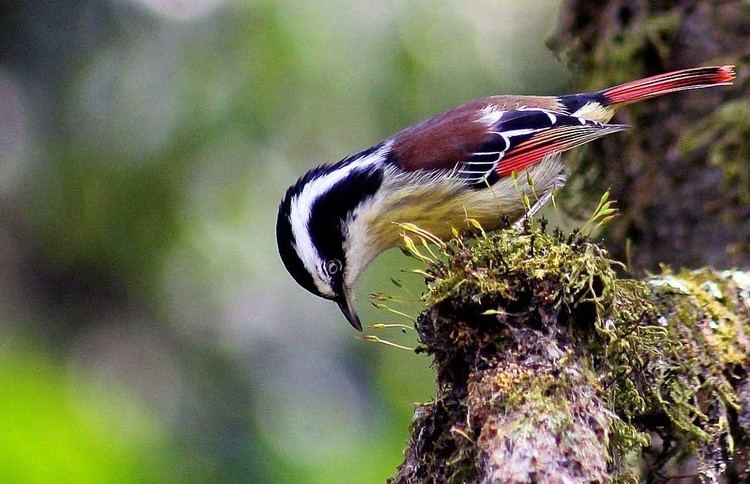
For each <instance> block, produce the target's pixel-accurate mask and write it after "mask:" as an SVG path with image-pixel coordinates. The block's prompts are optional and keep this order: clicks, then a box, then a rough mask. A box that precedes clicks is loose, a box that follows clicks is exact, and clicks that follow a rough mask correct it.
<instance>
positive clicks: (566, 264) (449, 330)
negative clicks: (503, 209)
mask: <svg viewBox="0 0 750 484" xmlns="http://www.w3.org/2000/svg"><path fill="white" fill-rule="evenodd" d="M422 235H424V234H422ZM475 235H477V237H476V238H475V239H465V238H458V239H456V240H454V241H452V242H450V243H448V244H447V245H446V244H438V247H440V248H441V249H442V252H443V256H442V257H441V258H438V259H436V258H434V257H432V255H430V254H428V253H426V251H425V250H424V249H422V250H420V249H419V247H420V245H419V244H411V243H410V244H407V249H408V251H409V252H410V253H411V254H413V255H414V256H415V257H417V258H419V259H420V260H422V261H426V262H427V267H426V269H425V272H426V274H427V282H428V290H427V292H426V293H425V296H424V300H425V303H426V305H427V309H426V310H425V311H424V312H423V313H422V314H421V315H420V317H419V318H418V320H417V322H416V329H417V331H418V335H419V340H420V343H421V345H420V347H419V349H418V351H420V352H425V353H427V354H429V355H430V356H431V357H432V358H433V366H434V368H435V371H436V374H437V381H438V391H437V394H436V396H435V399H434V401H432V402H430V403H427V404H422V405H419V406H418V407H417V408H416V410H415V413H414V419H413V423H412V428H411V436H410V438H409V442H408V445H407V448H406V451H405V459H404V462H403V464H401V466H400V467H399V468H398V471H397V473H396V475H395V476H394V477H392V478H391V480H390V482H392V483H416V482H419V483H421V482H503V483H504V482H519V483H521V482H552V483H555V482H560V483H563V482H611V481H624V482H635V481H641V480H646V481H651V482H661V481H666V480H669V479H672V480H671V481H670V482H680V481H679V480H677V481H675V479H676V478H677V476H682V477H681V478H682V479H684V482H695V481H697V480H699V479H700V480H703V481H706V482H714V481H716V480H719V479H728V480H729V481H732V482H734V481H737V480H746V479H748V478H750V474H749V473H748V469H747V465H746V462H747V461H746V455H747V453H748V449H749V444H750V439H749V436H750V399H749V397H750V381H748V377H747V375H748V370H750V361H749V359H748V353H749V352H750V351H749V350H750V338H749V337H750V273H747V272H741V271H721V272H717V271H712V270H708V269H703V270H699V271H680V272H678V273H672V272H671V271H669V270H668V269H666V268H665V269H663V271H662V272H661V273H660V274H658V275H653V276H651V277H649V278H647V279H643V280H637V279H631V278H624V277H619V276H617V271H616V269H618V263H616V262H614V261H613V260H612V259H611V258H610V256H609V254H608V253H607V252H606V251H605V250H604V249H602V248H601V247H599V246H598V245H596V244H594V243H592V242H590V241H589V240H588V239H587V238H586V237H584V236H582V235H580V234H571V235H563V234H561V233H554V234H551V233H547V232H546V231H545V230H543V229H542V228H539V227H530V228H527V229H525V230H524V231H523V232H521V233H519V232H517V231H515V230H512V229H506V230H501V231H499V232H496V233H493V234H489V235H485V234H482V233H479V234H475ZM411 237H412V238H417V239H418V238H419V234H412V235H411ZM410 240H411V239H410Z"/></svg>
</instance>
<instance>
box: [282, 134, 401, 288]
mask: <svg viewBox="0 0 750 484" xmlns="http://www.w3.org/2000/svg"><path fill="white" fill-rule="evenodd" d="M392 145H393V142H392V141H389V142H388V143H385V144H384V145H383V146H381V147H380V148H379V149H377V150H376V151H374V152H372V153H370V154H368V155H365V156H362V157H361V158H358V159H356V160H354V161H351V162H349V163H348V164H346V165H344V166H342V167H340V168H338V169H336V170H333V171H331V172H330V173H327V174H325V175H323V176H321V177H318V178H315V179H314V180H311V181H310V182H308V183H307V184H305V186H304V187H303V188H302V190H301V191H300V192H299V193H298V194H297V195H295V196H294V197H292V201H291V206H290V211H289V222H290V224H291V226H292V234H293V235H294V248H295V250H296V251H297V254H298V255H299V258H300V259H301V260H302V263H303V264H304V265H305V269H307V272H309V273H310V275H311V276H312V278H313V281H314V282H315V286H316V287H317V288H318V290H319V291H320V292H321V293H322V294H325V295H328V296H333V293H332V292H331V290H330V288H329V283H328V281H325V280H323V279H322V278H321V275H320V271H321V266H322V264H323V259H322V258H321V257H320V254H319V253H318V249H317V248H316V247H315V243H314V242H313V240H312V237H311V236H310V231H309V227H308V225H309V223H310V216H311V215H312V207H313V206H314V205H315V202H316V201H317V200H318V199H319V198H320V197H322V196H323V195H325V194H326V193H327V192H328V191H329V190H330V189H331V188H332V187H333V186H334V185H336V184H337V183H339V182H340V181H341V180H344V179H345V178H346V177H348V176H349V175H350V174H351V173H353V172H354V171H357V170H361V169H363V168H367V167H370V166H373V165H376V164H378V163H380V162H382V161H383V160H384V159H385V158H386V156H387V154H388V152H389V151H390V150H391V146H392Z"/></svg>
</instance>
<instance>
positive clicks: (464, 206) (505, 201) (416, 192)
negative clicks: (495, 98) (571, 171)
mask: <svg viewBox="0 0 750 484" xmlns="http://www.w3.org/2000/svg"><path fill="white" fill-rule="evenodd" d="M563 168H564V166H563V164H562V162H561V161H560V158H559V157H555V158H550V159H548V160H544V161H542V162H541V163H538V164H536V165H534V166H532V167H530V168H528V169H527V170H524V171H522V172H520V173H519V174H518V176H517V177H513V178H512V177H505V178H502V179H500V180H498V181H497V182H496V183H495V184H494V185H492V186H488V187H487V188H482V189H478V190H477V189H470V188H467V187H466V186H465V185H463V184H462V183H461V182H460V181H459V180H456V179H455V178H450V177H447V176H446V177H445V178H443V179H438V180H435V179H433V180H431V181H430V182H429V183H427V182H423V183H419V184H405V185H404V186H401V187H394V188H393V189H392V190H391V191H390V192H386V193H388V194H387V195H386V196H385V197H384V200H382V203H381V204H380V207H379V210H375V211H374V212H373V213H372V218H371V227H373V228H375V231H376V232H378V233H379V234H381V237H382V238H383V240H384V241H385V240H387V241H388V242H387V243H388V246H392V245H397V244H398V243H399V239H400V235H399V233H400V230H399V228H398V225H397V224H398V223H413V224H415V225H417V226H418V227H420V228H422V229H424V230H427V231H429V232H431V233H433V234H434V235H436V236H438V237H440V238H442V239H448V238H450V237H451V234H452V228H454V227H455V228H457V229H460V228H462V227H465V226H466V221H467V219H474V220H476V221H478V222H479V223H480V224H481V225H482V227H483V228H484V229H485V230H493V229H495V228H497V227H498V226H499V225H500V224H501V223H502V220H503V218H506V217H507V218H508V219H510V220H511V221H513V220H517V219H518V218H520V217H522V216H523V215H524V213H525V212H526V206H525V203H524V196H526V197H528V200H529V201H530V203H531V204H532V205H533V204H534V202H535V200H536V199H537V198H541V196H542V195H543V194H545V193H547V192H548V191H550V190H552V188H553V187H554V186H556V185H557V186H559V185H561V184H562V182H563V180H564V178H563V177H562V172H563ZM529 181H530V182H531V183H529ZM378 212H379V213H378ZM384 248H387V247H384Z"/></svg>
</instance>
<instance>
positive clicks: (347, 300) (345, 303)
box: [336, 289, 362, 331]
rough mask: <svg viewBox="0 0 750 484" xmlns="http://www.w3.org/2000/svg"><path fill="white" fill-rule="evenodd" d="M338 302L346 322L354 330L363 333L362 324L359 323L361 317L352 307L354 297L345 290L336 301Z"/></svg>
mask: <svg viewBox="0 0 750 484" xmlns="http://www.w3.org/2000/svg"><path fill="white" fill-rule="evenodd" d="M336 302H337V303H338V304H339V307H340V308H341V312H342V313H344V316H346V320H347V321H349V324H351V325H352V328H354V329H356V330H357V331H362V323H361V322H360V321H359V316H357V312H356V311H355V310H354V306H353V305H352V295H351V294H350V293H349V290H348V289H344V290H343V291H342V294H341V296H339V298H338V299H336Z"/></svg>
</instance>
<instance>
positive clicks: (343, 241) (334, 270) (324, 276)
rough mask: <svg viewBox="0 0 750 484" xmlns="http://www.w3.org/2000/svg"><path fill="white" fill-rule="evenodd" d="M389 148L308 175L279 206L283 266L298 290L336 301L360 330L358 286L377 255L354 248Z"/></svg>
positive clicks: (278, 220) (377, 185) (380, 178)
mask: <svg viewBox="0 0 750 484" xmlns="http://www.w3.org/2000/svg"><path fill="white" fill-rule="evenodd" d="M386 152H387V150H386V147H385V146H382V145H378V146H375V147H373V148H371V149H369V150H366V151H364V152H362V153H359V154H357V155H354V156H351V157H349V158H346V159H344V160H342V161H340V162H338V163H335V164H333V165H325V166H320V167H317V168H314V169H312V170H310V171H309V172H307V173H306V174H305V175H304V176H303V177H302V178H300V179H299V180H298V181H297V183H295V184H294V185H292V186H291V187H289V189H288V190H287V192H286V195H284V198H283V199H282V201H281V205H280V206H279V214H278V218H277V221H276V241H277V244H278V247H279V254H280V255H281V260H282V261H283V262H284V266H285V267H286V269H287V270H288V271H289V273H290V274H291V275H292V277H293V278H294V280H296V281H297V283H298V284H299V285H301V286H302V287H304V288H305V289H307V290H308V291H310V292H311V293H313V294H315V295H317V296H320V297H323V298H325V299H330V300H332V301H335V302H336V303H337V304H338V305H339V308H341V311H342V312H343V313H344V316H345V317H346V319H347V320H348V321H349V323H350V324H351V325H352V326H353V327H354V328H355V329H357V330H359V331H361V330H362V324H361V323H360V320H359V317H358V316H357V313H356V311H355V309H354V305H353V303H354V283H355V282H356V280H357V278H358V277H359V275H360V273H361V272H362V270H364V268H365V266H366V265H367V263H369V261H370V260H371V259H372V257H374V254H371V253H368V252H367V250H362V249H363V248H362V247H353V239H356V238H357V237H356V235H357V234H355V232H357V231H362V230H366V227H362V225H361V224H357V219H358V217H359V215H360V213H359V212H360V210H361V209H362V207H363V206H364V204H366V202H367V201H368V200H370V199H371V198H372V197H373V196H375V194H376V193H377V191H378V189H379V188H380V186H381V184H382V180H383V169H382V163H383V161H384V159H385V153H386Z"/></svg>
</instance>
